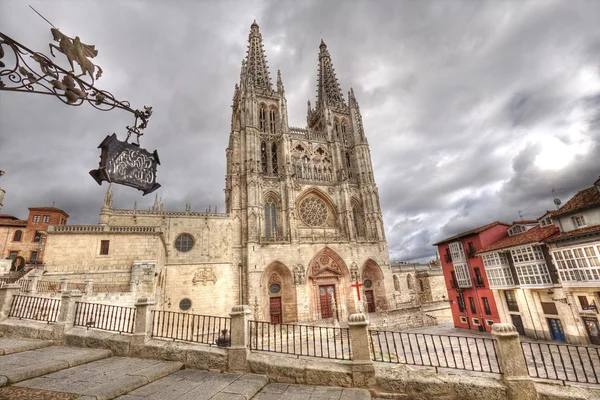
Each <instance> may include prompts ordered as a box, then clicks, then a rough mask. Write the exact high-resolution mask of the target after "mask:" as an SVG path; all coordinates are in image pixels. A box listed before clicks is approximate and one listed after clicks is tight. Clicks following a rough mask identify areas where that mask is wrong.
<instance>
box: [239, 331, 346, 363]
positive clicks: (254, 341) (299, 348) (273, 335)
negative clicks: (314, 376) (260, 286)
mask: <svg viewBox="0 0 600 400" xmlns="http://www.w3.org/2000/svg"><path fill="white" fill-rule="evenodd" d="M249 330H250V350H258V351H270V352H274V353H284V354H294V355H297V356H308V357H319V358H331V359H338V360H351V359H352V354H351V351H350V331H349V330H348V328H334V327H322V326H307V325H296V324H272V323H270V322H261V321H250V322H249Z"/></svg>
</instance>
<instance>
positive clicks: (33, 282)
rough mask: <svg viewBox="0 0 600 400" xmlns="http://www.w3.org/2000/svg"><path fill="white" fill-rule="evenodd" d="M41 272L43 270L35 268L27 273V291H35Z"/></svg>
mask: <svg viewBox="0 0 600 400" xmlns="http://www.w3.org/2000/svg"><path fill="white" fill-rule="evenodd" d="M43 273H44V271H43V270H41V269H37V268H36V269H34V270H33V271H31V272H30V273H29V285H28V286H27V291H28V292H29V293H37V285H38V282H39V281H40V279H41V277H42V274H43Z"/></svg>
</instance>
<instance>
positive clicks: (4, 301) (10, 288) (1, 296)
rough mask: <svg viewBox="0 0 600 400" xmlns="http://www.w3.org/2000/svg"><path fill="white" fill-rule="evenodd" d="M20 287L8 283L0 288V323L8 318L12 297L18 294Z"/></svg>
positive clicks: (16, 284)
mask: <svg viewBox="0 0 600 400" xmlns="http://www.w3.org/2000/svg"><path fill="white" fill-rule="evenodd" d="M19 290H21V286H19V284H18V283H9V284H8V285H4V286H2V287H0V321H2V320H3V319H6V318H8V313H9V311H10V306H11V304H12V302H13V297H14V296H16V295H17V294H19Z"/></svg>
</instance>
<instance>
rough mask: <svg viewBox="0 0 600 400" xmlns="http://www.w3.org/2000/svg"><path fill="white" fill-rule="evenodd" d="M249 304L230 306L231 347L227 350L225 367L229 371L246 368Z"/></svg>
mask: <svg viewBox="0 0 600 400" xmlns="http://www.w3.org/2000/svg"><path fill="white" fill-rule="evenodd" d="M251 313H252V312H251V311H250V306H247V305H238V306H233V307H232V308H231V312H230V313H229V315H230V316H231V332H230V338H231V347H230V348H229V351H228V357H227V369H228V370H229V371H230V372H245V371H246V370H247V366H246V358H247V356H248V345H249V341H248V321H249V320H250V315H251Z"/></svg>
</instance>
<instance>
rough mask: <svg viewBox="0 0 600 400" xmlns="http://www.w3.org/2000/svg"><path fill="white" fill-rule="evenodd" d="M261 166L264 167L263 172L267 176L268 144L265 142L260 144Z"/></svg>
mask: <svg viewBox="0 0 600 400" xmlns="http://www.w3.org/2000/svg"><path fill="white" fill-rule="evenodd" d="M260 164H261V167H262V172H263V173H264V174H266V173H267V172H268V169H267V144H266V143H265V142H261V144H260Z"/></svg>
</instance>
